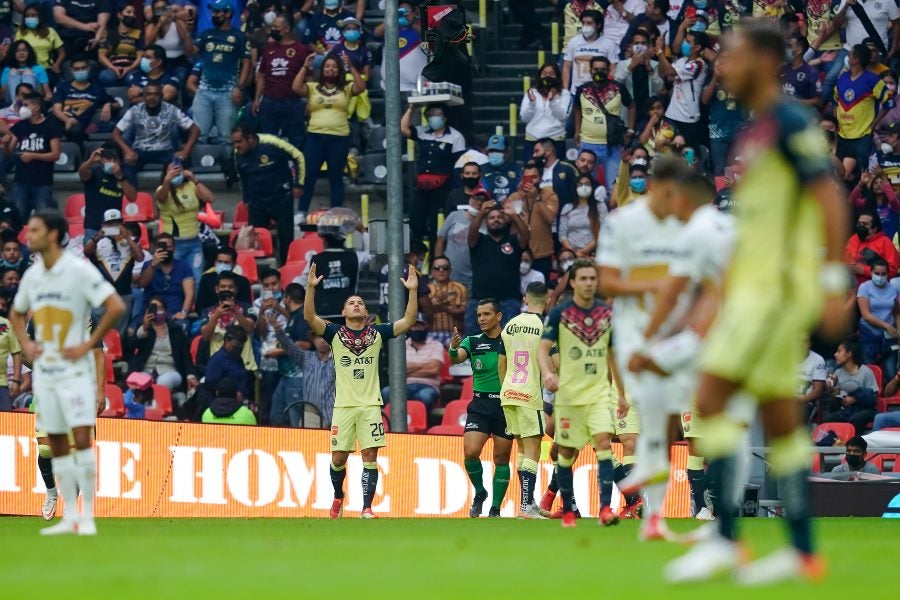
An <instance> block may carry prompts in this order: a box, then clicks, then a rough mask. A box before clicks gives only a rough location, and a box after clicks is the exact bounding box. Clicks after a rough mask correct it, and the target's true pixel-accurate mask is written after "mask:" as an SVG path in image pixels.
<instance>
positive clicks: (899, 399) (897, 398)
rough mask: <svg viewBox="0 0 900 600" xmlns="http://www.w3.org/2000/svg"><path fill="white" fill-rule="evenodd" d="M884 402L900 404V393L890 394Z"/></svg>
mask: <svg viewBox="0 0 900 600" xmlns="http://www.w3.org/2000/svg"><path fill="white" fill-rule="evenodd" d="M884 403H885V405H886V406H900V395H898V396H888V397H886V398H884Z"/></svg>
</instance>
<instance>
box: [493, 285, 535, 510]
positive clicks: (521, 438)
mask: <svg viewBox="0 0 900 600" xmlns="http://www.w3.org/2000/svg"><path fill="white" fill-rule="evenodd" d="M525 304H526V305H527V306H528V310H527V312H524V313H522V314H520V315H518V316H516V317H514V318H513V319H512V320H511V321H510V322H509V323H507V324H506V327H505V328H504V329H503V333H502V334H501V340H502V342H501V344H500V352H499V356H498V357H497V367H498V370H499V375H500V380H501V381H502V382H503V384H502V386H501V388H500V406H502V407H503V415H504V417H506V428H507V431H508V432H509V433H511V434H512V435H513V436H515V438H516V440H518V460H517V465H516V467H517V470H518V472H519V484H520V486H521V492H522V493H521V498H520V501H519V518H521V519H543V518H546V516H545V515H542V514H541V511H540V509H539V508H538V507H537V505H536V504H535V503H534V488H535V485H537V469H538V459H539V458H540V457H541V438H542V437H543V436H544V418H543V417H544V415H543V413H542V411H543V408H544V391H543V388H542V387H541V370H540V366H539V365H538V360H537V352H538V346H539V345H540V341H541V334H542V333H543V332H544V320H543V317H542V315H543V314H544V310H546V308H547V286H546V285H545V284H544V283H543V282H541V281H533V282H531V283H529V284H528V287H526V288H525ZM508 361H511V364H510V363H509V362H508Z"/></svg>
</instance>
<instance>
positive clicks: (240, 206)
mask: <svg viewBox="0 0 900 600" xmlns="http://www.w3.org/2000/svg"><path fill="white" fill-rule="evenodd" d="M249 222H250V208H249V207H248V206H247V204H246V203H245V202H244V201H243V200H241V201H240V202H238V203H237V208H236V209H235V211H234V221H233V222H232V224H231V226H232V228H234V229H235V230H237V229H240V228H241V227H243V226H244V225H246V224H247V223H249Z"/></svg>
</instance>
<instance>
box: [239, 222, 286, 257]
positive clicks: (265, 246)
mask: <svg viewBox="0 0 900 600" xmlns="http://www.w3.org/2000/svg"><path fill="white" fill-rule="evenodd" d="M253 229H254V231H255V232H256V239H257V240H259V250H242V252H250V253H252V254H253V256H256V257H258V258H269V257H271V256H274V255H275V250H274V244H273V243H272V232H271V231H269V230H268V229H266V228H265V227H254V228H253ZM238 233H239V232H238V231H232V232H231V237H229V238H228V245H229V246H231V247H232V248H234V243H235V241H236V240H237V236H238Z"/></svg>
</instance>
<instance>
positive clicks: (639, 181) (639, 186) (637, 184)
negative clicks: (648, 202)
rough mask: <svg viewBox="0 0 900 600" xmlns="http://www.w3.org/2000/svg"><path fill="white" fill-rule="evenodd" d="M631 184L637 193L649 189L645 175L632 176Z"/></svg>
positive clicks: (633, 190) (632, 189)
mask: <svg viewBox="0 0 900 600" xmlns="http://www.w3.org/2000/svg"><path fill="white" fill-rule="evenodd" d="M629 184H631V191H632V192H634V193H635V194H643V193H644V192H646V191H647V180H646V179H644V178H643V177H632V178H631V181H629Z"/></svg>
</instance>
